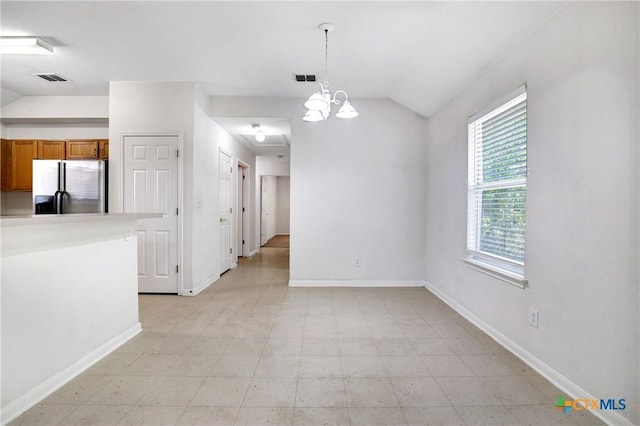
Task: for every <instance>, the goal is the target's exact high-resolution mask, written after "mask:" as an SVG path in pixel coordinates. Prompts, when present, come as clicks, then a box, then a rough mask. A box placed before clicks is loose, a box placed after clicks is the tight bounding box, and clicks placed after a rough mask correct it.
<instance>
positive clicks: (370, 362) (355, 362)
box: [342, 355, 387, 377]
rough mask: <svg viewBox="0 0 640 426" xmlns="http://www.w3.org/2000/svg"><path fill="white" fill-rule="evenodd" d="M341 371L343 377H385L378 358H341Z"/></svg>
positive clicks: (384, 370) (385, 371)
mask: <svg viewBox="0 0 640 426" xmlns="http://www.w3.org/2000/svg"><path fill="white" fill-rule="evenodd" d="M342 370H343V371H344V376H345V377H387V370H386V369H385V368H384V364H383V363H382V358H380V357H379V356H369V355H362V356H343V357H342Z"/></svg>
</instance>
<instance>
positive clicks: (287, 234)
mask: <svg viewBox="0 0 640 426" xmlns="http://www.w3.org/2000/svg"><path fill="white" fill-rule="evenodd" d="M278 235H280V236H282V235H286V236H287V237H288V236H289V233H286V234H276V235H275V236H276V237H277V236H278Z"/></svg>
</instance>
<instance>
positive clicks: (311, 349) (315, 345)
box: [302, 338, 340, 356]
mask: <svg viewBox="0 0 640 426" xmlns="http://www.w3.org/2000/svg"><path fill="white" fill-rule="evenodd" d="M302 355H305V356H339V355H340V345H339V344H338V339H336V338H329V339H325V338H318V339H316V338H305V339H303V340H302Z"/></svg>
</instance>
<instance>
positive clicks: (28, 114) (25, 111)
mask: <svg viewBox="0 0 640 426" xmlns="http://www.w3.org/2000/svg"><path fill="white" fill-rule="evenodd" d="M0 114H1V115H2V118H3V119H4V120H16V119H18V120H22V119H25V118H30V119H34V118H37V119H69V118H75V119H84V120H90V119H106V118H108V117H109V97H108V96H23V97H21V98H18V99H16V100H15V101H13V102H11V103H10V104H8V105H5V106H4V107H3V108H2V110H1V111H0Z"/></svg>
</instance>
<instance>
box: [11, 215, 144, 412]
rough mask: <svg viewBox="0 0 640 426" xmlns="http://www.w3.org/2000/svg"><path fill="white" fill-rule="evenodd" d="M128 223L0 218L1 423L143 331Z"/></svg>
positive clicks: (130, 222)
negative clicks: (18, 221) (20, 221)
mask: <svg viewBox="0 0 640 426" xmlns="http://www.w3.org/2000/svg"><path fill="white" fill-rule="evenodd" d="M39 222H41V221H39ZM126 227H130V228H133V229H135V227H136V223H135V220H133V219H123V218H115V219H114V218H112V219H105V218H101V217H100V218H98V219H94V220H92V221H77V220H76V221H73V222H68V221H67V222H66V223H55V224H51V225H40V224H38V225H35V224H32V225H28V224H27V225H22V224H21V225H19V226H6V221H3V226H2V311H1V312H2V321H1V322H2V384H1V386H2V414H3V417H2V424H6V423H8V422H9V421H10V420H12V419H13V418H14V417H16V416H18V415H20V414H21V413H22V412H23V411H24V410H26V409H28V408H30V406H32V405H34V404H35V403H37V402H39V401H40V400H41V399H42V398H44V397H46V396H47V395H48V394H50V393H51V392H53V391H54V390H56V389H57V388H58V387H59V386H61V385H63V384H64V383H65V382H66V381H68V380H70V379H72V378H73V377H74V376H75V375H77V374H79V373H80V372H82V371H83V370H84V369H85V368H87V367H89V366H90V365H91V364H92V363H94V362H96V361H97V360H99V359H100V358H101V357H103V356H104V355H106V354H107V353H109V352H110V351H112V350H114V349H115V348H117V347H118V346H119V345H120V344H122V343H123V342H124V341H126V340H127V339H128V338H130V337H132V336H133V335H135V334H136V333H137V332H139V331H140V330H141V328H140V323H139V321H138V297H137V291H138V278H137V275H138V270H137V264H136V259H137V256H136V250H137V242H136V233H135V232H133V233H132V238H131V239H129V240H125V228H126ZM114 265H117V267H114Z"/></svg>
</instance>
